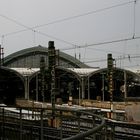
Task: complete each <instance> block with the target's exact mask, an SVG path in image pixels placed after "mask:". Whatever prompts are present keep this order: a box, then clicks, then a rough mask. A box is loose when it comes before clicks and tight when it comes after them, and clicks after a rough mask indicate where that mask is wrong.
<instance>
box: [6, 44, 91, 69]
mask: <svg viewBox="0 0 140 140" xmlns="http://www.w3.org/2000/svg"><path fill="white" fill-rule="evenodd" d="M47 55H48V48H46V47H43V46H40V45H39V46H36V47H32V48H27V49H23V50H20V51H18V52H15V53H13V54H11V55H8V56H7V57H5V58H4V66H6V67H31V68H33V67H34V68H35V67H36V68H39V66H40V57H41V56H45V57H46V60H47ZM59 61H60V66H63V67H75V68H88V67H89V66H88V65H86V64H84V63H82V62H80V61H79V60H78V59H76V58H74V57H72V56H70V55H68V54H66V53H64V52H61V51H59ZM46 62H47V61H46Z"/></svg>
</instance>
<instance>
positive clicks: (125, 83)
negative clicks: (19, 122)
mask: <svg viewBox="0 0 140 140" xmlns="http://www.w3.org/2000/svg"><path fill="white" fill-rule="evenodd" d="M1 54H2V53H1ZM109 56H111V57H110V58H108V57H109ZM109 59H111V60H112V61H110V60H109ZM2 60H3V59H2V55H1V67H0V92H1V94H0V102H1V103H6V104H15V102H16V99H20V98H21V99H27V100H35V101H43V102H51V88H52V78H54V81H55V82H54V83H53V84H54V86H55V87H54V88H55V89H54V91H55V94H56V95H55V100H57V101H58V99H59V100H61V102H63V103H67V102H68V101H69V98H70V97H71V98H72V101H73V102H74V103H76V104H79V103H80V100H84V99H88V100H100V101H110V98H112V99H111V100H112V101H117V102H121V101H124V100H125V98H126V97H140V93H139V91H140V73H139V72H140V71H138V70H137V71H131V70H127V69H121V68H117V67H116V66H115V65H114V63H113V57H112V54H109V55H108V56H107V64H106V68H92V67H89V66H87V65H85V64H84V63H82V62H80V61H79V60H78V59H76V58H74V57H72V56H70V55H68V54H65V53H63V52H60V51H59V50H55V47H54V42H53V41H50V42H49V45H48V47H43V46H36V47H33V48H28V49H24V50H21V51H18V52H15V53H13V54H11V55H9V56H7V57H5V58H4V63H2V62H3V61H2ZM109 61H110V62H109ZM109 63H110V64H109ZM110 65H111V74H110V75H109V73H110V71H109V70H108V69H109V68H108V67H109V66H110ZM110 77H111V79H110ZM110 86H111V90H112V93H111V94H112V95H110V91H109V90H110ZM111 96H113V97H111Z"/></svg>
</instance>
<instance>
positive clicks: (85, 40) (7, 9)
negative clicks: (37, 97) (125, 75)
mask: <svg viewBox="0 0 140 140" xmlns="http://www.w3.org/2000/svg"><path fill="white" fill-rule="evenodd" d="M131 1H132V2H131ZM127 2H130V3H128V4H124V5H120V6H119V4H123V3H127ZM117 5H118V6H117ZM134 5H135V8H134ZM115 6H116V7H115ZM111 7H112V8H111ZM106 8H108V9H106ZM134 9H135V14H134ZM88 12H91V13H89V14H88ZM83 14H85V15H83ZM78 15H79V17H75V18H74V16H78ZM80 15H81V16H80ZM134 15H135V16H134ZM70 17H73V18H70ZM67 18H70V19H69V20H68V19H67ZM63 19H65V20H63ZM134 19H135V20H134ZM60 20H62V21H61V22H60ZM58 21H59V22H58ZM54 22H55V23H54ZM48 23H51V24H48ZM134 23H135V24H134ZM44 24H46V26H42V27H38V28H34V29H33V30H26V31H22V32H18V33H14V32H17V31H21V30H24V29H27V28H29V27H35V26H40V25H44ZM47 24H48V25H47ZM139 25H140V0H137V2H136V4H134V2H133V0H0V36H1V43H2V46H3V47H4V51H5V56H7V55H9V54H11V53H13V52H16V51H19V50H21V49H24V48H29V47H33V46H36V45H43V46H46V47H47V45H48V41H49V40H54V41H55V47H56V49H60V50H63V51H64V52H65V53H68V54H70V55H72V56H75V54H76V56H77V58H79V54H80V57H81V61H83V62H87V64H88V65H90V66H93V67H106V61H104V59H106V57H107V53H112V54H113V57H114V58H116V65H117V67H130V68H132V67H140V38H139V39H132V40H129V41H121V42H117V43H107V44H103V45H93V46H88V47H84V48H79V47H77V46H84V45H85V46H86V45H89V44H96V43H102V42H108V41H114V40H121V39H127V38H132V37H133V35H135V37H140V26H139ZM10 33H12V34H10ZM42 33H43V34H42ZM2 36H3V37H2ZM49 36H52V38H51V37H49ZM65 42H69V43H65ZM72 44H73V45H72ZM75 45H76V46H75ZM66 48H75V49H68V50H65V49H66ZM118 59H119V60H118ZM120 59H121V60H120Z"/></svg>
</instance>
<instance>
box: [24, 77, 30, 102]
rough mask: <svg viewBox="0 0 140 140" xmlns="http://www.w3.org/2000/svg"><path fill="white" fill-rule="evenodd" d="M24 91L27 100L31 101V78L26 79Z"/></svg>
mask: <svg viewBox="0 0 140 140" xmlns="http://www.w3.org/2000/svg"><path fill="white" fill-rule="evenodd" d="M24 89H25V99H27V100H29V77H28V76H26V77H25V82H24Z"/></svg>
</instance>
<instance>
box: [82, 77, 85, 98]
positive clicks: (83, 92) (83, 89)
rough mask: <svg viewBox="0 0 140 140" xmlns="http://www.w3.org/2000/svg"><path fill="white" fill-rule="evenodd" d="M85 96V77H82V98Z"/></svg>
mask: <svg viewBox="0 0 140 140" xmlns="http://www.w3.org/2000/svg"><path fill="white" fill-rule="evenodd" d="M84 98H85V80H84V77H82V99H84Z"/></svg>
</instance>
